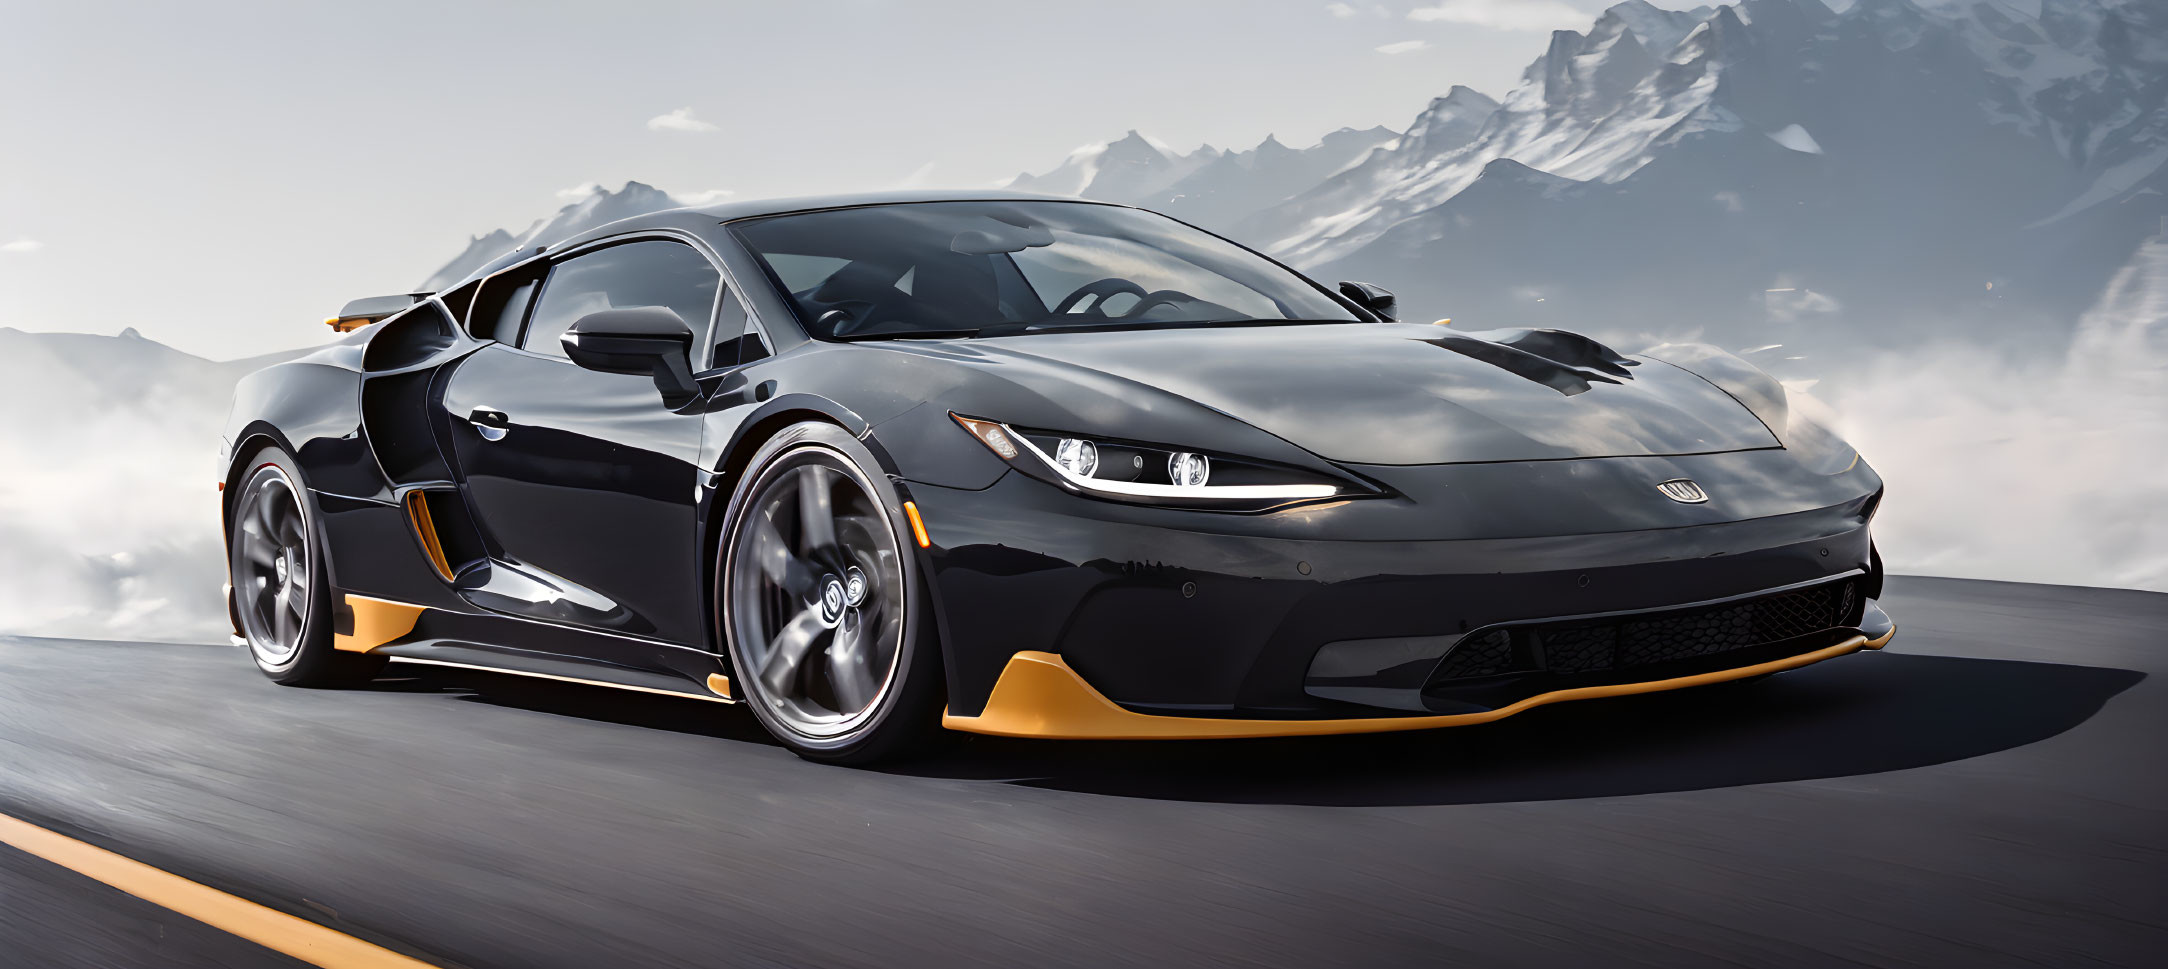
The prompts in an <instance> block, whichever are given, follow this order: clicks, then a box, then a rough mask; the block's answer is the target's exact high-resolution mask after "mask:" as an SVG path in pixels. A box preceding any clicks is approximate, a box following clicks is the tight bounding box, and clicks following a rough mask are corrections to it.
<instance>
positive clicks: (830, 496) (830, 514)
mask: <svg viewBox="0 0 2168 969" xmlns="http://www.w3.org/2000/svg"><path fill="white" fill-rule="evenodd" d="M834 501H835V499H834V489H833V488H832V487H831V480H830V477H829V471H828V469H827V468H824V467H821V466H820V465H817V464H809V465H806V466H805V467H803V468H800V469H799V470H798V529H799V536H798V538H799V545H800V547H802V548H803V549H804V550H805V551H806V552H808V553H812V552H818V551H820V550H821V549H826V548H833V547H835V544H836V508H835V504H834Z"/></svg>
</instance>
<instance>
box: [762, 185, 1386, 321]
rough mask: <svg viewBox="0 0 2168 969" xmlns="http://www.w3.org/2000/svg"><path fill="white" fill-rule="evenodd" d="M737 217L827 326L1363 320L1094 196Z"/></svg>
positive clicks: (1213, 240) (1253, 262)
mask: <svg viewBox="0 0 2168 969" xmlns="http://www.w3.org/2000/svg"><path fill="white" fill-rule="evenodd" d="M731 230H732V231H733V232H735V233H736V234H737V236H738V238H739V240H740V241H742V242H744V243H745V245H746V247H747V248H748V249H751V250H752V251H753V252H754V253H755V254H757V255H758V256H759V257H760V259H761V260H762V261H763V262H764V263H766V264H767V268H768V271H769V273H770V274H771V275H772V276H773V277H774V279H775V281H776V283H777V284H778V285H779V286H781V288H782V289H783V290H784V291H785V292H786V293H788V294H789V295H790V298H791V301H792V302H793V303H794V304H795V305H796V308H797V310H798V315H799V319H800V320H801V321H803V322H804V324H805V326H806V328H807V330H808V331H810V332H811V333H812V334H813V335H814V336H816V337H818V338H821V339H837V340H859V339H879V338H899V337H912V336H922V337H926V336H995V335H1001V334H1005V333H1018V332H1036V331H1040V330H1058V329H1070V328H1077V327H1086V328H1090V327H1112V328H1122V327H1131V326H1180V325H1203V324H1223V323H1258V322H1286V321H1290V320H1300V321H1319V322H1336V323H1353V322H1360V318H1359V317H1357V316H1356V315H1355V313H1354V312H1353V311H1351V310H1349V309H1347V308H1346V307H1345V306H1343V305H1341V304H1340V303H1339V302H1338V301H1336V300H1334V299H1333V298H1332V297H1330V296H1328V295H1327V294H1325V293H1324V292H1323V291H1321V290H1320V289H1318V287H1317V286H1315V285H1314V284H1312V283H1311V282H1310V281H1308V280H1306V279H1304V278H1302V277H1301V276H1298V275H1296V274H1294V273H1293V272H1290V271H1288V270H1287V269H1284V268H1282V267H1280V266H1278V265H1275V264H1273V263H1272V261H1270V260H1268V259H1265V258H1264V257H1262V256H1259V255H1257V254H1256V253H1253V252H1250V251H1249V250H1246V249H1243V248H1242V247H1240V246H1237V245H1235V244H1233V243H1231V242H1228V241H1227V240H1225V239H1221V238H1219V237H1218V236H1214V235H1211V234H1209V233H1206V232H1202V231H1199V230H1197V229H1192V228H1190V227H1189V226H1186V225H1183V224H1182V223H1180V222H1176V221H1174V220H1173V219H1170V218H1167V217H1166V216H1162V215H1155V214H1153V213H1150V212H1145V211H1142V210H1139V209H1131V208H1124V207H1121V206H1113V205H1098V204H1093V203H1089V202H1057V201H1047V202H1032V201H1017V202H1006V201H988V202H909V203H897V204H888V205H870V206H864V207H861V208H850V209H830V210H826V211H820V212H804V213H799V214H795V215H779V216H771V217H768V218H761V219H749V220H746V221H743V222H737V223H733V224H732V225H731Z"/></svg>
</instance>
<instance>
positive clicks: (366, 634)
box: [331, 595, 427, 653]
mask: <svg viewBox="0 0 2168 969" xmlns="http://www.w3.org/2000/svg"><path fill="white" fill-rule="evenodd" d="M346 607H347V608H348V609H351V610H353V613H354V631H353V632H352V633H349V634H347V635H340V634H338V633H333V634H332V636H331V648H333V649H338V650H345V651H346V652H349V653H366V652H368V651H370V650H372V649H375V648H377V647H378V646H382V645H384V644H385V643H388V642H391V641H392V640H394V639H398V638H399V637H401V636H404V635H406V634H408V633H410V632H413V631H414V621H415V620H417V619H420V618H421V615H422V610H423V609H424V608H427V607H425V606H417V605H414V604H412V603H406V602H393V601H391V600H390V599H373V598H370V597H368V596H357V595H348V596H347V597H346Z"/></svg>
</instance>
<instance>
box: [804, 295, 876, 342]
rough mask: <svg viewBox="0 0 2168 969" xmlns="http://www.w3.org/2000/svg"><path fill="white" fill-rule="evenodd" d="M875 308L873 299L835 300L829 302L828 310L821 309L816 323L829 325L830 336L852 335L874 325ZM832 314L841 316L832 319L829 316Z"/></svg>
mask: <svg viewBox="0 0 2168 969" xmlns="http://www.w3.org/2000/svg"><path fill="white" fill-rule="evenodd" d="M873 310H874V305H873V301H872V300H865V299H839V300H834V301H832V302H830V303H829V304H828V308H827V309H826V310H823V311H821V315H820V316H819V317H818V319H817V320H816V323H817V324H819V325H824V326H827V327H828V335H830V336H850V335H851V334H854V333H857V332H859V331H860V330H864V329H866V328H868V327H870V326H872V325H873ZM832 316H837V317H840V318H838V319H835V320H833V321H831V320H830V319H829V318H830V317H832Z"/></svg>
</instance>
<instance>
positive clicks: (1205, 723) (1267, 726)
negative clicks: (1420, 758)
mask: <svg viewBox="0 0 2168 969" xmlns="http://www.w3.org/2000/svg"><path fill="white" fill-rule="evenodd" d="M1895 634H1896V631H1895V630H1891V631H1890V632H1888V633H1885V634H1883V635H1882V636H1881V637H1880V638H1877V639H1871V640H1870V639H1868V638H1867V637H1865V636H1854V637H1852V638H1850V639H1847V640H1845V641H1844V642H1841V643H1838V644H1836V645H1834V646H1829V647H1825V648H1823V649H1817V650H1815V651H1813V652H1811V653H1801V654H1799V655H1797V656H1790V657H1786V658H1784V659H1779V660H1771V661H1769V662H1767V663H1756V664H1754V665H1753V666H1741V667H1739V668H1737V669H1729V670H1718V671H1717V672H1714V673H1701V674H1698V675H1695V676H1680V677H1674V678H1672V679H1668V680H1650V681H1648V682H1646V683H1617V684H1613V685H1610V686H1584V687H1577V688H1575V689H1571V690H1557V691H1554V692H1551V693H1540V694H1537V695H1535V696H1532V697H1529V698H1527V699H1525V700H1522V701H1520V702H1518V703H1515V704H1512V705H1510V706H1504V707H1500V708H1498V709H1496V710H1485V711H1483V712H1481V713H1455V714H1443V715H1436V716H1420V717H1370V718H1363V719H1357V720H1225V719H1212V718H1207V717H1165V716H1156V715H1153V714H1148V713H1136V712H1133V711H1130V710H1125V709H1122V708H1121V707H1119V706H1117V705H1115V703H1114V701H1112V700H1109V699H1107V698H1106V697H1105V696H1103V695H1101V694H1100V692H1099V691H1098V690H1095V689H1093V688H1092V685H1091V684H1090V683H1086V682H1084V678H1083V677H1081V676H1078V675H1077V674H1076V671H1075V670H1072V669H1070V668H1069V664H1068V663H1066V662H1063V661H1062V658H1061V657H1060V656H1059V655H1056V654H1054V653H1041V652H1036V651H1030V650H1027V651H1025V652H1021V653H1017V654H1016V655H1015V656H1011V657H1009V665H1008V666H1007V667H1005V668H1003V669H1002V671H1001V678H1000V679H999V680H996V681H995V682H994V692H993V694H992V695H991V696H989V697H988V698H987V700H986V709H985V710H984V711H983V712H981V713H980V714H979V715H978V716H975V717H959V716H954V715H952V714H950V713H948V712H947V711H945V710H944V711H942V713H941V725H942V726H944V727H947V728H949V729H950V730H962V731H966V732H969V733H983V734H992V735H994V736H997V737H1040V738H1046V739H1059V740H1145V739H1175V738H1182V739H1190V740H1225V739H1231V738H1236V737H1305V736H1315V735H1319V734H1343V733H1385V732H1388V731H1394V730H1426V729H1429V728H1431V727H1459V726H1466V725H1468V724H1476V723H1488V722H1490V721H1492V720H1500V719H1503V718H1506V717H1510V716H1512V715H1514V714H1516V713H1520V712H1521V711H1523V710H1530V709H1533V708H1535V707H1540V706H1543V705H1544V704H1547V703H1560V702H1563V701H1566V700H1590V699H1595V698H1596V697H1606V696H1624V695H1626V694H1629V693H1655V692H1658V691H1662V690H1676V689H1680V688H1682V687H1689V686H1701V685H1703V684H1708V683H1722V682H1724V681H1726V680H1739V679H1745V678H1747V677H1749V676H1760V675H1761V674H1763V673H1776V672H1781V671H1783V670H1789V669H1797V668H1799V667H1801V666H1806V665H1808V664H1811V663H1819V662H1821V661H1823V660H1825V659H1829V658H1831V657H1833V656H1843V655H1844V654H1846V653H1852V652H1857V651H1859V650H1861V649H1881V648H1882V646H1883V645H1884V644H1886V643H1888V642H1889V640H1890V637H1891V636H1893V635H1895Z"/></svg>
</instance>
